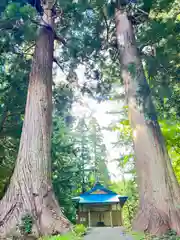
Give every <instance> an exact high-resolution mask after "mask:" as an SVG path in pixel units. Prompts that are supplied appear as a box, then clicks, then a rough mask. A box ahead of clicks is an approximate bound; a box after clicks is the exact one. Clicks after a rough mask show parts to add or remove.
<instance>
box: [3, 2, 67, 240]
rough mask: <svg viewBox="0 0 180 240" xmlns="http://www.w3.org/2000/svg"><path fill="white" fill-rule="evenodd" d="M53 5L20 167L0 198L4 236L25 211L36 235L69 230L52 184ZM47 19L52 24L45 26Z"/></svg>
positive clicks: (33, 82) (37, 58) (40, 46)
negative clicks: (30, 218) (31, 220)
mask: <svg viewBox="0 0 180 240" xmlns="http://www.w3.org/2000/svg"><path fill="white" fill-rule="evenodd" d="M53 8H54V1H52V0H47V1H45V5H43V9H44V14H43V21H42V26H41V28H40V29H39V34H38V38H37V41H36V48H35V53H34V57H33V63H32V68H31V73H30V79H29V87H28V95H27V102H26V110H25V120H24V124H23V130H22V135H21V141H20V146H19V152H18V157H17V161H16V167H15V170H14V173H13V176H12V178H11V182H10V186H9V188H8V190H7V192H6V194H5V196H4V198H3V199H2V201H1V202H0V238H6V236H7V235H8V234H10V233H12V234H13V233H14V232H15V231H16V229H17V225H19V224H20V223H21V221H22V219H23V217H25V216H26V215H27V214H28V215H30V216H31V217H32V219H33V227H32V230H33V233H32V234H33V235H35V236H39V235H50V234H54V233H62V232H65V231H67V230H69V228H70V223H69V221H68V220H67V219H66V218H65V217H64V216H63V214H62V212H61V210H60V208H59V206H58V203H57V201H56V199H55V196H54V193H53V190H52V182H51V127H52V62H53V45H54V31H53V29H54V19H53V14H52V9H53ZM44 23H46V24H45V25H47V26H48V27H47V26H43V24H44Z"/></svg>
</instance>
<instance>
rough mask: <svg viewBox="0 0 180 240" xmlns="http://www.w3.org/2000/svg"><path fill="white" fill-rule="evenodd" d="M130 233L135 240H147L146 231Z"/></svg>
mask: <svg viewBox="0 0 180 240" xmlns="http://www.w3.org/2000/svg"><path fill="white" fill-rule="evenodd" d="M129 234H130V235H131V236H132V237H133V238H134V240H145V239H146V236H145V235H144V233H140V232H134V231H131V232H130V233H129Z"/></svg>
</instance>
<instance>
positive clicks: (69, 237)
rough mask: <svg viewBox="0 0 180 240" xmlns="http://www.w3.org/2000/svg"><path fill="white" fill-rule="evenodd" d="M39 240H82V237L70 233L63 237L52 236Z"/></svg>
mask: <svg viewBox="0 0 180 240" xmlns="http://www.w3.org/2000/svg"><path fill="white" fill-rule="evenodd" d="M39 240H81V238H80V237H77V236H75V235H74V234H73V233H68V234H66V235H63V236H59V235H57V236H51V237H43V238H40V239H39Z"/></svg>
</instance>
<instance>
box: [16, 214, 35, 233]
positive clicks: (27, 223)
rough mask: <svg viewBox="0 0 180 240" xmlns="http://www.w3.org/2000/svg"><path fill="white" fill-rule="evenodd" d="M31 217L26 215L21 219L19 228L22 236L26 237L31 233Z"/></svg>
mask: <svg viewBox="0 0 180 240" xmlns="http://www.w3.org/2000/svg"><path fill="white" fill-rule="evenodd" d="M32 226H33V217H32V216H31V215H30V214H26V215H24V216H23V217H22V219H21V224H20V226H19V228H20V231H21V234H22V235H28V234H30V233H31V232H32Z"/></svg>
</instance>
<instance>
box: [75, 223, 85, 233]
mask: <svg viewBox="0 0 180 240" xmlns="http://www.w3.org/2000/svg"><path fill="white" fill-rule="evenodd" d="M86 231H87V228H86V227H85V226H84V225H83V224H78V225H75V227H74V233H75V235H76V236H83V235H85V233H86Z"/></svg>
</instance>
